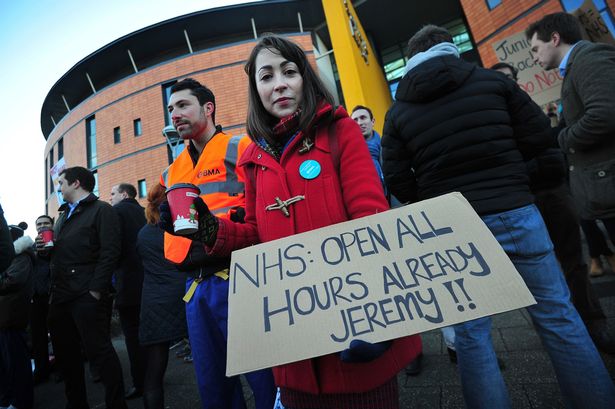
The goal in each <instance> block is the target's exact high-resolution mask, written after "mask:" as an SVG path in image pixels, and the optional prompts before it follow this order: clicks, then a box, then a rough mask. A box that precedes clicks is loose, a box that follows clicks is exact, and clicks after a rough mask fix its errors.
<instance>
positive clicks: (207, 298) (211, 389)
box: [186, 276, 276, 409]
mask: <svg viewBox="0 0 615 409" xmlns="http://www.w3.org/2000/svg"><path fill="white" fill-rule="evenodd" d="M193 281H194V278H189V279H188V280H187V282H186V290H188V288H190V285H192V282H193ZM228 286H229V282H228V280H225V279H223V278H220V277H217V276H210V277H208V278H206V279H204V280H203V281H201V283H200V284H199V285H198V286H197V288H196V290H195V292H194V295H193V296H192V298H191V299H190V301H189V302H187V303H186V320H187V322H188V334H189V337H190V346H191V348H192V358H193V359H194V361H193V363H194V370H195V372H196V380H197V385H198V388H199V394H200V395H201V407H202V408H203V409H245V408H246V404H245V401H244V397H243V390H242V387H241V382H240V380H239V376H233V377H231V378H227V377H226V375H225V373H226V340H227V336H228V332H227V325H228ZM245 377H246V379H247V380H248V383H249V384H250V387H251V388H252V392H253V393H254V401H255V405H256V409H271V408H273V405H274V403H275V396H276V388H275V385H274V382H273V374H272V372H271V369H263V370H260V371H255V372H251V373H248V374H245Z"/></svg>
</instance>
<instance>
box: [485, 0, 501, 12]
mask: <svg viewBox="0 0 615 409" xmlns="http://www.w3.org/2000/svg"><path fill="white" fill-rule="evenodd" d="M501 3H502V0H487V7H489V10H493V9H494V8H496V7H497V6H499V5H500V4H501Z"/></svg>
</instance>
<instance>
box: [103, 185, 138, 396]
mask: <svg viewBox="0 0 615 409" xmlns="http://www.w3.org/2000/svg"><path fill="white" fill-rule="evenodd" d="M136 196H137V189H135V187H134V186H133V185H131V184H129V183H120V184H118V185H115V186H113V187H112V188H111V205H113V209H114V210H115V212H116V213H117V215H118V217H119V221H120V230H121V236H122V254H121V256H120V264H119V266H118V268H117V270H116V271H115V289H116V291H117V293H116V296H115V307H116V308H117V310H118V312H119V315H120V324H121V325H122V332H123V333H124V340H125V342H126V350H127V351H128V359H129V360H130V375H131V376H132V385H133V386H132V387H131V388H130V389H129V390H128V392H127V393H126V399H134V398H137V397H139V396H142V395H143V377H144V376H145V372H144V371H145V350H144V348H142V347H140V346H139V315H140V311H141V291H142V288H143V265H142V264H141V259H140V258H139V255H138V254H137V248H136V244H137V234H138V233H139V230H141V227H143V226H144V225H145V209H143V207H141V205H140V204H139V203H138V202H137V201H136V200H135V197H136Z"/></svg>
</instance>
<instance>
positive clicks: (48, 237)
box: [41, 229, 53, 247]
mask: <svg viewBox="0 0 615 409" xmlns="http://www.w3.org/2000/svg"><path fill="white" fill-rule="evenodd" d="M41 238H42V239H43V243H44V244H43V247H53V230H52V229H44V230H41Z"/></svg>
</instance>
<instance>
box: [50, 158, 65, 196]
mask: <svg viewBox="0 0 615 409" xmlns="http://www.w3.org/2000/svg"><path fill="white" fill-rule="evenodd" d="M64 169H66V162H65V161H64V158H61V159H60V160H59V161H58V162H57V163H56V164H55V165H53V167H52V168H51V169H49V176H51V183H53V185H54V186H55V189H54V190H55V192H56V197H57V199H58V206H61V205H63V204H64V197H63V196H62V193H61V192H60V191H59V189H58V178H59V177H60V173H61V172H62V171H63V170H64Z"/></svg>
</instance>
